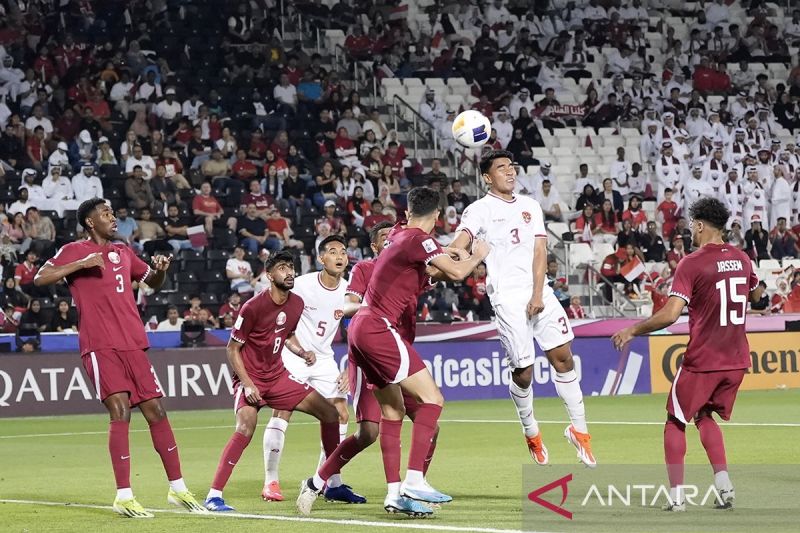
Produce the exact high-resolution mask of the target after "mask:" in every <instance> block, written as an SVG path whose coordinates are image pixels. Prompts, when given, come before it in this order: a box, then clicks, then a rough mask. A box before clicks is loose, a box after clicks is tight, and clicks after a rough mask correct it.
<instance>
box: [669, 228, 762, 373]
mask: <svg viewBox="0 0 800 533" xmlns="http://www.w3.org/2000/svg"><path fill="white" fill-rule="evenodd" d="M757 286H758V277H757V276H756V274H755V272H753V266H752V264H751V263H750V258H749V257H748V256H747V255H746V254H745V253H744V252H742V251H741V250H739V249H738V248H735V247H733V246H730V245H728V244H707V245H705V246H703V247H702V248H700V249H699V250H697V251H696V252H694V253H692V254H689V255H687V256H686V257H685V258H684V259H683V261H681V262H680V263H679V264H678V268H677V269H676V270H675V278H674V280H673V281H672V290H671V291H670V296H678V297H680V298H683V299H684V300H686V303H687V304H688V306H689V345H688V346H687V347H686V353H685V355H684V356H683V363H682V365H683V367H684V368H686V369H687V370H692V371H694V372H708V371H715V370H736V369H741V368H748V367H749V366H750V346H749V344H748V342H747V336H746V334H745V314H746V312H747V302H748V301H749V299H750V292H751V291H753V290H754V289H755V288H756V287H757Z"/></svg>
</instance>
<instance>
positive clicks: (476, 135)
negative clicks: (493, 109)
mask: <svg viewBox="0 0 800 533" xmlns="http://www.w3.org/2000/svg"><path fill="white" fill-rule="evenodd" d="M491 132H492V124H491V122H489V119H488V118H486V117H485V116H484V115H483V114H482V113H481V112H480V111H475V110H474V109H470V110H468V111H464V112H463V113H461V114H459V115H458V116H457V117H456V119H455V120H454V121H453V138H454V139H455V140H456V142H458V144H460V145H461V146H465V147H467V148H477V147H479V146H483V145H484V144H486V141H488V140H489V134H490V133H491Z"/></svg>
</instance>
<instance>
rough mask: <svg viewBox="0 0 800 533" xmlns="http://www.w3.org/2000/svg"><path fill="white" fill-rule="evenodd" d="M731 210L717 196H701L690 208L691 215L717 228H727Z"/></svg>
mask: <svg viewBox="0 0 800 533" xmlns="http://www.w3.org/2000/svg"><path fill="white" fill-rule="evenodd" d="M730 216H731V212H730V211H728V208H727V207H725V204H723V203H722V202H720V201H719V200H717V199H716V198H700V199H699V200H697V201H696V202H695V203H693V204H692V206H691V207H690V208H689V217H691V218H692V219H694V220H702V221H703V222H705V223H707V224H710V225H711V226H713V227H714V228H716V229H719V230H721V229H725V224H727V223H728V219H729V218H730Z"/></svg>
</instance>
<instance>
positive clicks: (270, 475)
mask: <svg viewBox="0 0 800 533" xmlns="http://www.w3.org/2000/svg"><path fill="white" fill-rule="evenodd" d="M287 427H289V422H287V421H286V420H284V419H282V418H270V419H269V423H268V424H267V427H266V429H264V485H269V484H270V483H272V482H273V481H278V469H279V467H280V464H281V454H282V453H283V443H284V441H285V439H286V428H287Z"/></svg>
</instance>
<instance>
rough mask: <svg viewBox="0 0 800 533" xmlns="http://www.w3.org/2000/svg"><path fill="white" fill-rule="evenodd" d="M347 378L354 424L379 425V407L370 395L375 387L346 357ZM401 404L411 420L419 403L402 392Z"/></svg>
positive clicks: (372, 395) (350, 358) (373, 396)
mask: <svg viewBox="0 0 800 533" xmlns="http://www.w3.org/2000/svg"><path fill="white" fill-rule="evenodd" d="M347 377H348V379H349V382H350V394H351V395H352V396H353V410H354V411H355V412H356V422H358V423H361V422H374V423H376V424H380V422H381V406H380V404H379V403H378V400H377V398H375V395H374V394H373V393H372V391H373V389H374V388H375V387H373V385H372V384H371V383H370V382H369V380H367V377H366V376H365V375H364V372H363V371H362V370H361V369H360V368H358V365H357V364H356V363H355V362H354V361H353V359H352V356H348V361H347ZM403 403H404V404H405V407H406V414H407V415H408V416H410V417H412V418H413V417H414V414H415V413H416V412H417V410H418V409H419V403H418V402H417V400H415V399H414V398H412V397H411V396H409V395H408V394H406V393H405V392H403Z"/></svg>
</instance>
